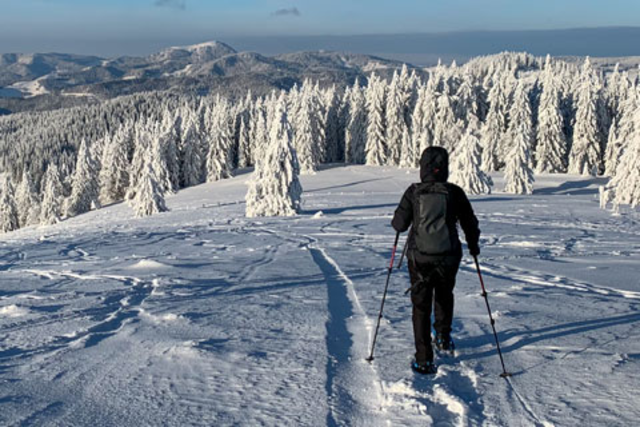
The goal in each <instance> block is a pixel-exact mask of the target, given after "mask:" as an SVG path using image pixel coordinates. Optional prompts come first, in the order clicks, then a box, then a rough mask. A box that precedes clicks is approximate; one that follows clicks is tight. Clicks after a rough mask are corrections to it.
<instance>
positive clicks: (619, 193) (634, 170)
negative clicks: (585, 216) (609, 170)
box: [600, 110, 640, 209]
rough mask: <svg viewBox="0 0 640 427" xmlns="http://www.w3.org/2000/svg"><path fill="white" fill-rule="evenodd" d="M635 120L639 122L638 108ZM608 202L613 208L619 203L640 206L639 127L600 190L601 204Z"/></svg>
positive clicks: (604, 204)
mask: <svg viewBox="0 0 640 427" xmlns="http://www.w3.org/2000/svg"><path fill="white" fill-rule="evenodd" d="M635 120H636V122H637V123H640V110H638V111H637V112H636V114H635ZM608 202H611V203H613V205H614V209H617V206H619V205H631V207H632V208H636V207H637V206H640V129H636V131H635V132H634V136H633V138H632V139H631V142H630V143H629V146H628V147H627V149H626V150H625V152H624V154H623V155H622V158H621V159H620V164H619V165H618V169H617V172H616V174H615V176H614V177H613V178H612V179H611V181H609V183H608V184H607V185H606V187H605V188H604V190H601V192H600V204H601V206H602V207H606V205H607V203H608Z"/></svg>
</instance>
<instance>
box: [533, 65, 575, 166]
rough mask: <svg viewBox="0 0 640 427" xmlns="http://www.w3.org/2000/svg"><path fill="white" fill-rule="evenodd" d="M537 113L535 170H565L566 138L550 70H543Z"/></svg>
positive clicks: (558, 100)
mask: <svg viewBox="0 0 640 427" xmlns="http://www.w3.org/2000/svg"><path fill="white" fill-rule="evenodd" d="M544 74H545V75H544V79H543V81H542V84H543V89H542V97H541V98H540V108H539V113H538V129H537V144H536V152H535V157H536V172H538V173H545V172H547V173H562V172H565V171H566V169H567V167H566V158H567V140H566V138H565V135H564V130H563V123H562V114H561V113H560V98H559V95H558V89H557V88H556V86H555V81H554V77H553V74H552V73H551V70H550V69H549V71H547V70H545V73H544Z"/></svg>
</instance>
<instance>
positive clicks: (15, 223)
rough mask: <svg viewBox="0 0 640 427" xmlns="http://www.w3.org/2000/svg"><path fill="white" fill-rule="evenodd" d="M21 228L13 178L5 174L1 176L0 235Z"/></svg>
mask: <svg viewBox="0 0 640 427" xmlns="http://www.w3.org/2000/svg"><path fill="white" fill-rule="evenodd" d="M19 227H20V219H19V215H18V208H17V207H16V202H15V194H14V190H13V185H12V184H11V178H10V177H9V175H8V174H6V173H3V174H1V175H0V233H7V232H9V231H14V230H17V229H18V228H19Z"/></svg>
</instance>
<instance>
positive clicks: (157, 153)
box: [145, 122, 177, 193]
mask: <svg viewBox="0 0 640 427" xmlns="http://www.w3.org/2000/svg"><path fill="white" fill-rule="evenodd" d="M149 132H150V133H149V134H148V137H149V138H151V142H150V143H145V146H146V147H148V149H149V152H148V153H147V156H148V158H149V160H150V161H151V167H152V168H153V171H154V172H155V174H156V178H157V180H158V185H159V186H160V189H161V190H162V192H163V193H173V192H174V191H175V190H177V189H176V188H174V186H173V185H174V182H173V177H172V172H171V169H170V168H169V160H168V158H167V155H168V153H169V151H172V150H168V149H167V145H168V144H171V143H170V142H169V141H168V140H167V134H165V133H164V132H163V131H162V125H161V124H160V123H158V122H156V123H154V124H151V126H150V129H149ZM172 162H173V161H172Z"/></svg>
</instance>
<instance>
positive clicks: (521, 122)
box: [505, 81, 533, 168]
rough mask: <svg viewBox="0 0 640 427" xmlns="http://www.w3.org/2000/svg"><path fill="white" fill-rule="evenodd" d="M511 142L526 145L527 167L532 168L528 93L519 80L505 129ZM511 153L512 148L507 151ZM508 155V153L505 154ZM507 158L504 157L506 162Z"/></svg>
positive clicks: (531, 130)
mask: <svg viewBox="0 0 640 427" xmlns="http://www.w3.org/2000/svg"><path fill="white" fill-rule="evenodd" d="M507 133H508V138H509V141H510V143H511V144H513V145H517V144H519V143H522V144H524V145H525V146H526V147H527V152H528V155H527V159H528V161H529V163H528V167H529V168H533V159H532V158H531V152H532V149H533V124H532V117H531V105H530V103H529V94H528V93H527V90H526V89H525V87H524V83H523V82H522V81H519V82H518V83H517V84H516V88H515V90H514V92H513V105H512V107H511V120H510V123H509V129H508V131H507ZM508 152H509V153H512V152H513V150H510V151H508ZM507 157H508V155H507ZM508 161H509V159H505V162H508Z"/></svg>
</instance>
